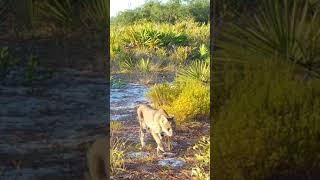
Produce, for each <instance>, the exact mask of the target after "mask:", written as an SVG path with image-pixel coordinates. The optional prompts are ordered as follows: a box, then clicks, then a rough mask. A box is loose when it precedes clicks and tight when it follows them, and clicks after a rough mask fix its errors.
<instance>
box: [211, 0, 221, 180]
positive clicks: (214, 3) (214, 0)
mask: <svg viewBox="0 0 320 180" xmlns="http://www.w3.org/2000/svg"><path fill="white" fill-rule="evenodd" d="M217 1H219V0H210V179H214V177H213V172H214V168H213V166H214V165H213V164H214V161H213V156H214V154H213V147H214V146H213V143H214V140H213V139H214V138H213V125H214V123H213V122H214V117H213V109H214V108H215V107H214V105H213V100H214V98H213V95H214V93H215V88H214V84H213V81H212V80H213V79H214V66H213V60H214V27H215V25H216V23H217V21H216V19H217V16H216V14H217V10H216V9H217Z"/></svg>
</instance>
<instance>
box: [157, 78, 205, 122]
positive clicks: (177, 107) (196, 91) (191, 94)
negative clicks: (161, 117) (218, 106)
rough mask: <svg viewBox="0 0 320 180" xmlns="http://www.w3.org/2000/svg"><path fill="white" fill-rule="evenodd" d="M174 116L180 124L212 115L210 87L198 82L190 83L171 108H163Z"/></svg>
mask: <svg viewBox="0 0 320 180" xmlns="http://www.w3.org/2000/svg"><path fill="white" fill-rule="evenodd" d="M163 108H164V109H165V110H167V111H168V113H169V114H174V115H175V117H176V120H177V122H178V123H182V122H186V121H189V120H193V119H195V118H197V117H203V116H204V117H208V116H209V113H210V87H209V86H208V85H204V84H203V83H201V82H198V81H189V82H188V83H186V84H185V86H184V87H182V90H181V93H180V94H179V96H178V97H177V98H175V100H174V101H173V102H172V104H171V106H167V105H165V106H163Z"/></svg>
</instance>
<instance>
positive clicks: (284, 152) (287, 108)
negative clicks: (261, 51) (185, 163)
mask: <svg viewBox="0 0 320 180" xmlns="http://www.w3.org/2000/svg"><path fill="white" fill-rule="evenodd" d="M258 67H259V68H258ZM289 67H291V66H288V64H287V63H270V61H268V63H266V64H265V65H264V66H257V67H256V68H255V69H252V68H251V69H246V70H245V73H244V74H245V75H244V76H243V78H242V80H240V81H239V82H238V83H237V84H236V85H234V86H233V89H232V91H231V93H230V96H229V99H228V100H227V101H226V102H225V104H224V106H223V107H222V108H220V112H219V113H218V114H217V115H216V116H215V121H214V124H213V128H214V129H213V131H212V134H211V135H212V137H213V139H214V142H215V146H214V173H215V176H216V177H219V179H222V180H223V179H253V180H254V179H259V180H260V179H272V178H275V177H277V178H280V179H291V178H292V177H301V179H308V178H311V177H312V176H313V175H314V174H315V173H316V172H317V170H319V168H320V156H319V152H320V143H319V135H320V109H319V107H320V86H319V85H320V81H319V80H318V79H314V80H311V81H310V82H304V81H297V80H296V79H295V78H294V77H295V76H294V75H293V73H292V70H291V68H289Z"/></svg>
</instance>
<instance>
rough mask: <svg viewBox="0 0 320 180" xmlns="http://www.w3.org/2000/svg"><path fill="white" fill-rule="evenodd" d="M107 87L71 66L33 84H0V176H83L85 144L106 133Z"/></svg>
mask: <svg viewBox="0 0 320 180" xmlns="http://www.w3.org/2000/svg"><path fill="white" fill-rule="evenodd" d="M107 87H108V84H107V83H106V79H105V76H104V75H101V74H96V73H89V72H80V71H74V70H62V71H59V72H54V73H53V74H52V77H51V78H50V79H49V80H46V81H44V82H41V83H38V84H36V85H34V87H33V88H31V87H29V86H25V85H22V84H20V83H19V82H18V81H10V82H9V83H5V82H4V83H0V100H1V101H0V107H1V108H0V137H1V139H0V179H6V180H11V179H12V180H16V179H23V180H29V179H30V180H31V179H32V180H37V179H41V180H46V179H59V180H61V179H62V180H63V179H68V180H70V179H71V180H72V179H78V180H79V179H80V180H81V179H83V172H84V171H85V170H86V164H85V151H86V150H87V147H88V144H89V143H90V142H91V141H93V140H94V139H96V138H97V137H99V136H103V135H104V134H105V133H106V131H105V130H106V129H105V127H106V122H107V109H108V108H107V106H106V104H107V101H106V97H107V94H106V92H107V91H106V88H107Z"/></svg>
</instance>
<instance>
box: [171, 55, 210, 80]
mask: <svg viewBox="0 0 320 180" xmlns="http://www.w3.org/2000/svg"><path fill="white" fill-rule="evenodd" d="M189 80H197V81H201V82H204V83H209V81H210V65H209V64H208V63H206V62H204V61H201V60H196V61H194V62H192V63H191V64H190V66H185V67H182V68H181V69H180V70H179V71H178V77H177V81H180V82H188V81H189Z"/></svg>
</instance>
